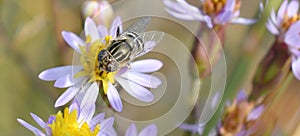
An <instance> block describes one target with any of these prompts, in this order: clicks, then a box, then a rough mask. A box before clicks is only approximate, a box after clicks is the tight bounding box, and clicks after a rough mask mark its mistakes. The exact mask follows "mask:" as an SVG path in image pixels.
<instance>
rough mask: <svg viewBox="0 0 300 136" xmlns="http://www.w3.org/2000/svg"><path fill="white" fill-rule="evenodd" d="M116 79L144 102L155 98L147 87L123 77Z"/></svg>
mask: <svg viewBox="0 0 300 136" xmlns="http://www.w3.org/2000/svg"><path fill="white" fill-rule="evenodd" d="M116 80H117V81H118V82H119V83H120V85H121V86H122V87H123V88H124V90H125V91H126V92H128V93H129V94H130V95H131V96H133V97H134V98H136V99H138V100H140V101H143V102H151V101H153V100H154V96H153V94H152V93H151V92H150V91H149V90H147V89H146V88H144V87H142V86H140V85H138V84H136V83H134V82H132V81H129V80H126V79H123V78H119V77H116Z"/></svg>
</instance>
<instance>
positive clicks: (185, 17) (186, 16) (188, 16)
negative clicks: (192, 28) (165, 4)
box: [166, 9, 202, 21]
mask: <svg viewBox="0 0 300 136" xmlns="http://www.w3.org/2000/svg"><path fill="white" fill-rule="evenodd" d="M166 11H167V12H168V13H169V14H171V15H172V16H174V17H177V18H179V19H183V20H198V21H202V20H201V19H200V18H196V17H195V16H193V15H191V14H186V13H178V12H174V11H172V10H169V9H166Z"/></svg>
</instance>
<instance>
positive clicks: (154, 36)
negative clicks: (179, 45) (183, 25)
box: [136, 31, 165, 57]
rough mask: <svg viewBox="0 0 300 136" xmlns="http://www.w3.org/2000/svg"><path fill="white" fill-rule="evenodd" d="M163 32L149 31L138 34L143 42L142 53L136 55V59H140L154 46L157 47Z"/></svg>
mask: <svg viewBox="0 0 300 136" xmlns="http://www.w3.org/2000/svg"><path fill="white" fill-rule="evenodd" d="M164 35H165V33H164V32H157V31H149V32H144V33H141V34H140V36H139V37H140V38H141V39H142V40H143V42H144V49H143V51H142V52H140V53H138V54H137V55H136V57H140V56H143V55H145V54H146V53H148V52H149V51H151V50H152V49H153V48H154V47H155V45H157V44H158V43H159V42H160V40H161V39H162V38H163V37H164Z"/></svg>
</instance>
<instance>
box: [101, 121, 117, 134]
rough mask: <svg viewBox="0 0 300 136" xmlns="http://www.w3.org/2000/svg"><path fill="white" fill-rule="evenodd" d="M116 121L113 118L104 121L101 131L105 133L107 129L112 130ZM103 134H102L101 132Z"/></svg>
mask: <svg viewBox="0 0 300 136" xmlns="http://www.w3.org/2000/svg"><path fill="white" fill-rule="evenodd" d="M114 121H115V119H114V118H113V117H110V118H107V119H105V120H103V121H102V122H101V124H100V127H101V128H100V131H102V132H103V131H105V130H106V129H109V128H112V127H113V125H114ZM100 133H101V132H100Z"/></svg>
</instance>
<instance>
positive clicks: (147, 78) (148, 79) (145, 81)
mask: <svg viewBox="0 0 300 136" xmlns="http://www.w3.org/2000/svg"><path fill="white" fill-rule="evenodd" d="M122 77H123V78H126V79H128V80H131V81H133V82H135V83H137V84H139V85H142V86H145V87H148V88H157V87H158V86H159V85H160V84H161V81H160V79H159V78H157V77H155V76H152V75H148V74H143V73H137V72H126V73H125V74H123V75H122Z"/></svg>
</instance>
